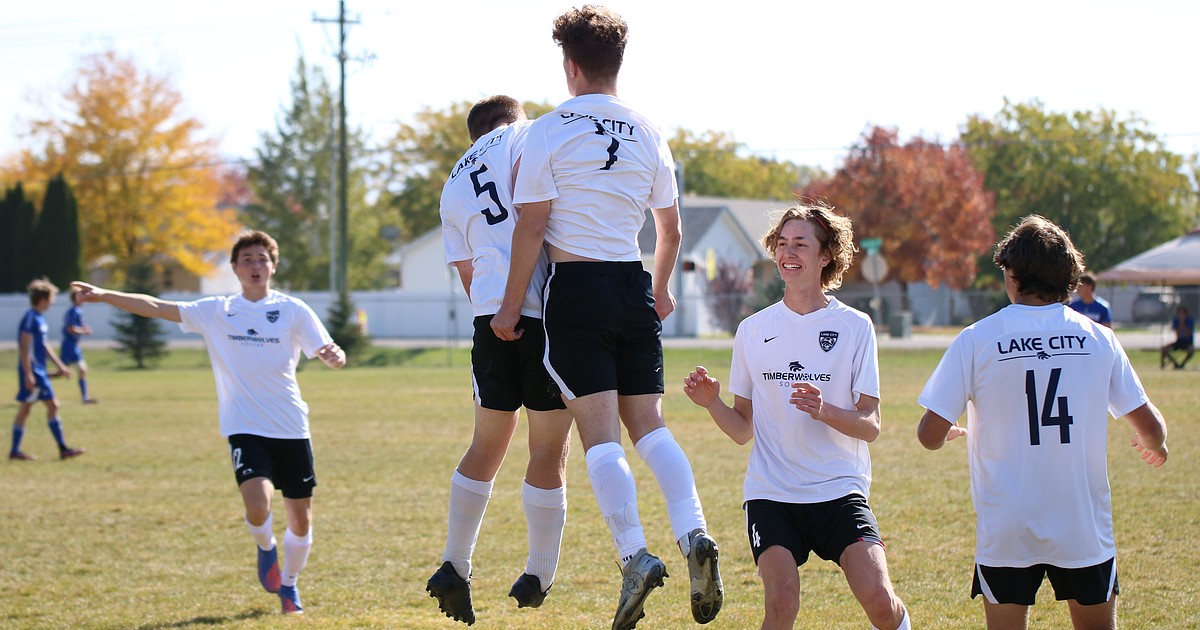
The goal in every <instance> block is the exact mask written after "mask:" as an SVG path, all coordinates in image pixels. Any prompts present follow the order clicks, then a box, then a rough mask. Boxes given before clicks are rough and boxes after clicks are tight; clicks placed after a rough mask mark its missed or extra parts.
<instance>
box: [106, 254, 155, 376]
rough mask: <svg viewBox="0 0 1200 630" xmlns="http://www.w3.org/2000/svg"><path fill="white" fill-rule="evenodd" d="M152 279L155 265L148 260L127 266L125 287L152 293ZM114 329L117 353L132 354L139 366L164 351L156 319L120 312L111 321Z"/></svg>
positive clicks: (137, 291) (136, 291)
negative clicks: (114, 319)
mask: <svg viewBox="0 0 1200 630" xmlns="http://www.w3.org/2000/svg"><path fill="white" fill-rule="evenodd" d="M153 278H154V267H153V266H152V265H151V264H150V262H149V261H147V260H139V261H137V262H135V263H133V264H132V265H130V266H129V270H128V272H127V273H126V286H125V288H124V290H125V291H128V292H130V293H147V294H149V293H152V292H153V291H154V290H155V286H154V280H153ZM113 328H115V329H116V331H117V334H116V335H115V336H114V341H116V342H117V343H118V344H119V346H118V347H117V352H121V353H123V354H127V355H129V356H130V357H132V358H133V361H134V363H135V364H137V368H138V369H143V368H145V367H147V366H148V365H149V364H152V363H154V362H156V361H157V360H158V359H159V358H161V357H162V356H163V355H165V354H166V353H167V351H166V350H165V349H164V348H165V346H166V345H167V342H166V340H164V339H163V334H164V333H163V328H162V324H161V323H160V322H159V321H158V320H157V319H154V318H150V317H142V316H140V315H134V314H133V313H125V312H121V313H120V314H118V315H117V319H116V321H114V322H113Z"/></svg>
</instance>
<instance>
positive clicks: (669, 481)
mask: <svg viewBox="0 0 1200 630" xmlns="http://www.w3.org/2000/svg"><path fill="white" fill-rule="evenodd" d="M636 448H637V453H638V456H639V457H641V458H642V461H644V462H646V466H648V467H649V468H650V472H652V473H654V478H655V479H656V480H658V487H659V489H660V490H662V493H663V498H664V499H665V500H666V502H667V516H669V517H670V519H671V533H672V534H674V536H675V541H676V542H677V543H679V544H680V550H681V551H683V555H685V556H686V555H687V553H688V550H687V549H685V548H684V546H686V545H687V535H688V533H689V532H691V531H692V530H694V529H697V528H699V529H703V530H704V531H708V524H707V523H706V522H705V521H704V509H703V508H702V507H700V494H699V493H697V492H696V478H695V477H694V476H693V475H692V464H691V463H690V462H688V458H687V455H685V454H684V453H683V449H682V448H680V447H679V443H678V442H676V441H675V436H674V435H672V434H671V431H670V430H668V429H667V428H666V427H662V428H661V429H655V430H653V431H651V432H649V433H647V434H646V435H645V436H643V437H642V439H640V440H638V443H637V445H636Z"/></svg>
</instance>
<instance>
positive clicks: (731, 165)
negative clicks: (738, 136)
mask: <svg viewBox="0 0 1200 630" xmlns="http://www.w3.org/2000/svg"><path fill="white" fill-rule="evenodd" d="M667 144H668V145H670V147H671V154H672V155H673V156H674V158H675V159H676V160H678V161H679V162H680V164H682V166H683V188H684V191H686V192H688V193H693V194H697V195H708V196H713V197H733V198H740V199H782V200H787V201H791V200H792V199H793V198H794V197H795V192H796V191H797V190H799V189H801V188H804V187H805V186H807V185H808V184H809V183H811V182H813V181H816V180H820V179H823V178H824V177H825V173H824V172H823V171H822V170H821V169H819V168H814V167H809V166H798V165H796V164H793V163H791V162H788V161H778V160H774V159H768V158H761V157H757V156H753V155H747V154H746V147H745V145H743V144H742V143H740V142H737V141H736V140H734V138H733V136H732V135H729V134H726V133H723V132H719V131H706V132H704V133H702V134H695V133H692V132H690V131H686V130H684V129H679V130H677V131H676V132H675V135H674V136H673V137H671V138H670V139H669V140H668V141H667Z"/></svg>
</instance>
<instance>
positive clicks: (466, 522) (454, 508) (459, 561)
mask: <svg viewBox="0 0 1200 630" xmlns="http://www.w3.org/2000/svg"><path fill="white" fill-rule="evenodd" d="M491 496H492V482H491V481H476V480H474V479H471V478H469V477H466V476H464V475H463V474H462V473H460V472H458V470H457V469H455V471H454V474H453V475H451V477H450V515H449V519H448V523H449V526H448V528H447V530H446V551H445V552H444V553H442V561H443V562H446V561H449V562H450V563H451V564H453V565H454V570H455V571H457V572H458V575H459V577H461V578H463V579H467V578H470V577H471V555H472V554H474V553H475V542H476V541H477V540H479V527H480V525H482V524H483V513H484V511H486V510H487V504H488V499H490V498H491Z"/></svg>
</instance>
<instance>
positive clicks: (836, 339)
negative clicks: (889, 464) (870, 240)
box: [729, 299, 879, 503]
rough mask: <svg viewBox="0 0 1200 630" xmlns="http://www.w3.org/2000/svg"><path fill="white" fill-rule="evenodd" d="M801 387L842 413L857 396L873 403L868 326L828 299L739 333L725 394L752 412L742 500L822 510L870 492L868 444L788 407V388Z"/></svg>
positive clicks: (768, 313) (778, 311) (778, 308)
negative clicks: (804, 385) (820, 505)
mask: <svg viewBox="0 0 1200 630" xmlns="http://www.w3.org/2000/svg"><path fill="white" fill-rule="evenodd" d="M803 381H807V382H809V383H812V384H813V385H815V386H816V387H817V388H818V389H820V390H821V397H822V398H823V399H824V401H825V402H826V403H828V404H831V405H834V406H837V407H841V408H843V409H853V408H854V405H855V403H856V402H857V400H858V397H859V395H867V396H871V397H873V398H878V397H879V362H878V356H877V349H876V345H875V329H874V327H873V326H872V325H871V320H870V319H869V318H868V317H867V316H866V315H864V314H863V313H862V312H860V311H857V310H855V309H852V308H850V307H848V306H846V305H844V304H842V303H841V302H839V301H837V300H836V299H831V300H830V302H829V304H828V305H827V306H826V307H825V308H823V309H821V310H819V311H814V312H812V313H809V314H807V315H800V314H798V313H796V312H795V311H793V310H791V309H789V308H788V307H787V306H784V304H783V303H782V302H779V303H776V304H774V305H772V306H769V307H767V308H765V309H763V310H761V311H759V312H758V313H755V314H754V315H751V316H750V317H747V318H746V319H745V320H744V321H742V323H741V324H740V325H739V326H738V329H737V334H736V336H735V337H734V342H733V363H732V365H731V367H730V369H729V391H730V392H731V393H733V394H735V395H737V396H741V397H742V398H746V399H749V400H750V401H751V403H753V406H754V417H753V418H752V421H753V424H754V444H753V445H752V447H751V450H750V465H749V467H748V468H747V470H746V482H745V486H744V489H743V493H744V494H743V496H744V500H746V501H749V500H751V499H769V500H772V501H779V502H783V503H819V502H822V501H829V500H832V499H836V498H838V497H843V496H846V495H848V494H861V495H862V496H863V497H867V496H868V494H869V492H870V488H871V455H870V453H869V452H868V451H867V443H866V442H864V441H863V440H860V439H858V438H853V437H850V436H848V435H846V434H844V433H841V432H839V431H836V430H834V429H833V428H831V427H830V426H829V425H827V424H825V423H824V422H821V421H819V420H814V419H813V418H812V416H810V415H808V414H807V413H805V412H803V411H800V410H799V409H797V408H796V407H795V405H792V404H791V403H790V402H788V399H789V398H790V397H791V394H792V383H795V382H803Z"/></svg>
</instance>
